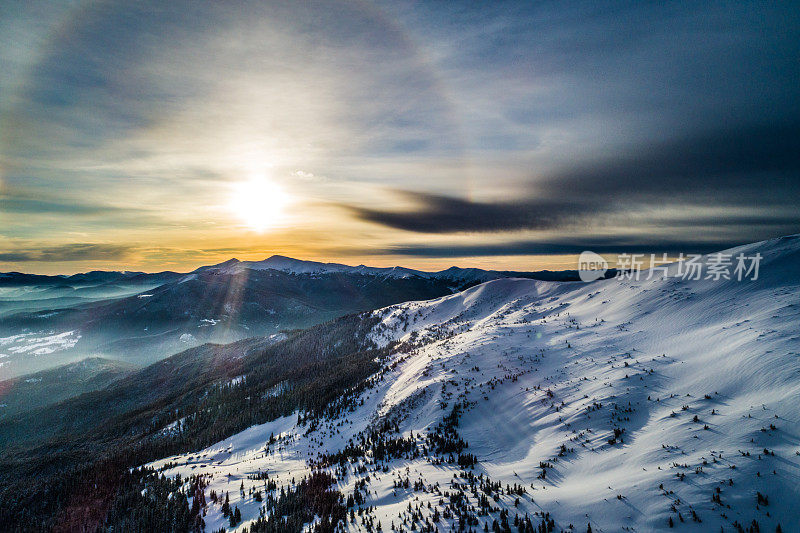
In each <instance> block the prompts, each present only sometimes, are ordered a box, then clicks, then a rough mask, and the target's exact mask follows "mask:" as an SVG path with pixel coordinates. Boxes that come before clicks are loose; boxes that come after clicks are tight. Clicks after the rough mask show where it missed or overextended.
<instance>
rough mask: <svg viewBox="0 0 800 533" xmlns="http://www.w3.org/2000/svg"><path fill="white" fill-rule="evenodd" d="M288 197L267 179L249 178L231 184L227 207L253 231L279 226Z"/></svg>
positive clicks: (281, 189) (284, 212)
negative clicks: (231, 188)
mask: <svg viewBox="0 0 800 533" xmlns="http://www.w3.org/2000/svg"><path fill="white" fill-rule="evenodd" d="M289 203H290V197H289V195H288V194H286V191H284V190H283V188H281V187H280V186H279V185H278V184H276V183H274V182H272V181H270V180H268V179H251V180H248V181H242V182H239V183H237V184H235V185H234V186H233V190H232V192H231V197H230V200H229V202H228V208H229V209H230V210H231V212H232V213H233V214H234V215H235V216H236V217H237V218H238V219H239V220H241V221H242V222H243V223H244V224H245V225H246V226H247V227H248V228H250V229H251V230H253V231H258V232H264V231H267V230H269V229H272V228H275V227H276V226H279V225H280V224H281V223H282V222H283V221H284V219H285V217H286V209H287V207H288V205H289Z"/></svg>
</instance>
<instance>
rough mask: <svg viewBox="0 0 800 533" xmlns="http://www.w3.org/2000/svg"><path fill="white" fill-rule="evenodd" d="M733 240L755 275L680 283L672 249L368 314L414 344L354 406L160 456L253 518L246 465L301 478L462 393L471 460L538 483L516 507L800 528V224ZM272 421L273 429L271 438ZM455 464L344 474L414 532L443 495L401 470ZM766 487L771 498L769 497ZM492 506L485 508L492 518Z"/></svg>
mask: <svg viewBox="0 0 800 533" xmlns="http://www.w3.org/2000/svg"><path fill="white" fill-rule="evenodd" d="M740 251H742V252H744V253H746V254H754V253H756V252H758V253H760V254H761V255H762V256H763V260H762V262H761V269H760V275H759V278H758V279H757V280H754V281H751V280H745V281H736V280H719V281H714V280H710V279H708V280H699V281H689V280H683V279H681V278H680V277H678V276H676V269H677V267H676V266H675V265H672V266H670V268H669V277H667V278H666V279H661V278H660V277H658V278H657V279H651V280H641V281H636V280H619V279H610V280H604V281H598V282H594V283H589V284H583V283H554V282H542V281H533V280H523V279H499V280H495V281H490V282H488V283H484V284H482V285H479V286H476V287H473V288H471V289H469V290H466V291H463V292H461V293H457V294H454V295H450V296H446V297H444V298H440V299H437V300H431V301H427V302H410V303H405V304H400V305H396V306H391V307H388V308H385V309H382V310H379V311H376V313H377V314H378V315H379V316H380V318H381V324H380V325H379V326H377V327H376V328H375V330H374V331H373V333H372V336H373V338H374V340H376V342H379V343H381V344H384V345H386V344H388V343H389V342H390V341H404V342H406V343H408V344H409V345H413V346H414V347H413V349H411V350H410V351H408V352H403V353H400V352H398V353H396V354H395V355H393V356H392V357H391V358H390V360H389V361H387V362H386V367H387V370H386V371H385V372H384V373H383V374H382V375H381V378H380V380H379V382H378V383H377V384H376V385H375V386H374V387H373V388H372V389H370V390H368V391H367V392H365V393H364V394H363V396H362V399H363V405H360V406H358V408H357V409H356V410H355V411H354V412H352V413H347V414H346V415H343V416H341V417H340V418H336V419H332V420H326V421H325V422H324V423H322V424H321V425H320V426H319V427H317V428H316V429H314V430H311V431H309V428H308V427H307V426H298V425H297V423H296V417H286V418H282V419H279V420H276V421H273V422H271V423H268V424H264V425H261V426H254V427H252V428H250V429H248V430H246V431H244V432H242V433H240V434H238V435H235V436H233V437H231V438H229V439H226V440H224V441H222V442H220V443H218V444H216V445H213V446H211V447H209V448H208V449H206V450H203V451H201V452H198V453H192V454H186V455H183V456H178V457H170V458H165V459H163V460H162V461H158V462H156V463H154V466H156V467H161V466H164V465H165V464H166V463H177V466H174V465H170V466H171V467H170V468H169V469H167V471H166V473H167V474H168V475H174V474H176V473H181V474H182V475H184V476H186V475H189V474H197V473H204V474H207V475H209V476H210V482H211V483H210V486H209V487H208V489H207V490H210V489H214V490H216V491H217V492H218V493H224V492H225V491H228V492H229V494H230V498H231V506H233V505H237V506H238V507H239V508H240V509H241V511H242V514H243V516H244V518H245V522H244V524H245V525H246V524H247V521H248V520H252V519H254V518H256V517H257V516H258V510H259V506H260V505H261V504H259V503H257V502H255V501H254V500H253V498H252V497H250V496H249V495H248V492H245V496H244V497H242V496H241V495H240V493H239V486H240V484H241V483H242V481H244V484H245V487H246V490H247V489H249V488H250V487H251V486H255V487H262V486H263V482H262V481H251V480H249V479H247V476H248V474H253V473H256V472H259V471H263V472H268V473H269V475H270V477H271V478H273V479H276V480H278V482H279V484H280V483H289V482H291V480H292V479H296V480H298V481H299V479H300V478H301V477H302V476H303V475H304V474H305V473H307V472H308V471H309V469H308V468H309V467H308V460H309V459H312V458H314V457H317V456H318V454H319V453H321V452H324V451H328V452H335V451H337V450H340V449H341V448H343V447H344V446H345V445H346V443H347V442H348V440H349V439H350V438H353V437H355V436H356V435H357V434H358V433H359V432H360V431H363V430H365V429H366V428H368V427H370V426H371V425H372V424H374V423H375V422H376V421H378V420H381V419H383V418H385V417H391V418H392V419H395V420H398V421H399V426H400V430H401V432H402V433H403V435H405V436H408V435H410V434H411V432H412V431H413V433H414V434H415V435H419V434H420V433H422V434H424V433H426V432H429V431H432V429H433V428H434V426H435V425H436V424H437V423H438V422H439V421H440V420H441V419H442V417H443V416H445V415H446V414H448V413H449V411H450V409H451V408H452V406H453V405H454V403H455V402H467V405H468V407H467V408H466V409H465V410H464V414H463V415H462V417H461V422H460V425H459V428H458V431H459V434H460V435H461V437H462V438H463V439H464V440H465V441H467V442H468V443H469V447H468V449H467V451H469V453H471V454H474V455H475V456H477V459H478V463H477V465H476V466H475V467H474V470H473V472H474V473H475V475H478V474H479V473H483V474H485V475H488V476H489V477H490V478H491V479H492V480H494V481H500V482H502V484H503V486H505V485H506V484H511V485H513V484H520V485H522V486H523V487H525V488H526V493H525V494H524V496H522V497H521V498H520V503H519V506H518V507H515V505H514V499H515V496H511V495H503V496H501V497H500V501H498V502H496V505H498V506H500V507H503V508H506V509H509V510H510V512H511V515H512V517H513V515H514V514H515V513H518V514H520V515H524V514H525V513H528V514H531V515H532V514H533V513H534V512H538V511H547V512H549V513H550V515H551V516H552V517H553V518H554V520H555V521H556V526H557V528H560V529H567V528H568V526H569V525H570V524H572V525H574V526H575V528H576V530H578V531H585V530H586V526H587V523H590V524H591V525H592V528H593V529H594V530H595V531H619V530H621V529H624V528H629V529H628V530H630V531H652V530H662V529H667V528H668V520H669V519H670V517H671V518H672V519H673V520H674V522H675V524H676V527H678V528H683V529H688V530H692V531H719V530H720V527H721V526H722V527H724V529H725V531H728V530H729V529H730V528H731V527H732V524H733V523H734V521H738V522H739V523H741V524H743V525H744V526H745V527H747V526H749V524H750V523H751V521H752V520H753V519H756V520H758V522H759V524H760V525H761V528H762V531H774V530H775V527H776V525H777V524H778V523H780V524H781V525H782V527H783V530H784V531H792V530H793V528H796V527H797V524H798V521H799V520H800V511H798V509H797V505H796V503H797V501H798V497H800V409H799V408H798V403H797V402H798V399H800V332H798V330H797V327H798V324H800V281H799V280H800V237H798V236H793V237H786V238H783V239H776V240H771V241H765V242H761V243H756V244H752V245H747V246H744V247H740V248H737V249H735V250H734V252H736V253H738V252H740ZM395 365H396V366H395ZM392 367H393V368H392ZM615 428H616V429H617V430H618V432H620V433H618V436H617V438H616V439H615V438H614V429H615ZM271 434H274V436H275V437H278V440H277V443H276V444H273V445H272V446H270V447H269V452H265V445H266V442H267V440H268V439H269V437H270V435H271ZM541 463H544V464H545V468H542V466H540V465H541ZM462 470H463V469H462V468H459V467H458V466H457V465H455V464H448V463H444V464H432V462H431V461H429V460H428V459H427V458H425V457H422V458H419V459H416V460H408V459H404V460H396V461H393V462H392V463H391V464H390V468H389V471H388V472H373V471H370V472H369V473H368V474H365V473H357V472H356V471H355V468H351V469H350V470H349V472H348V474H347V475H345V476H337V477H338V482H339V489H340V490H341V491H342V492H343V493H345V494H350V493H352V491H353V488H354V485H355V482H356V481H357V480H359V479H364V478H366V476H367V475H369V476H370V482H369V483H368V485H367V488H368V491H369V492H368V496H367V500H366V503H365V506H374V507H375V508H376V509H375V517H376V523H377V521H380V522H381V524H382V528H383V530H384V531H388V530H389V525H390V523H394V525H396V526H402V527H403V528H404V529H405V530H409V529H410V522H409V521H408V520H409V515H408V513H407V512H405V511H406V510H407V508H408V504H409V503H413V505H414V506H415V507H416V505H417V504H421V508H422V512H423V515H424V516H425V517H429V516H430V514H431V513H432V512H433V511H432V510H431V509H428V508H427V503H431V505H432V508H436V507H437V505H438V502H439V501H440V498H441V497H440V496H439V495H438V494H436V493H435V492H434V491H431V490H426V491H424V492H423V491H413V490H410V489H403V488H399V489H398V488H395V486H394V483H393V482H394V480H396V479H398V476H400V477H402V478H406V477H408V478H410V479H411V481H412V483H413V481H415V480H417V479H422V480H423V482H424V485H425V486H426V487H432V486H434V485H435V484H436V483H438V484H439V486H440V487H441V488H442V490H444V489H445V488H449V487H451V483H452V482H453V481H454V477H453V476H454V474H458V473H459V472H461V471H462ZM543 470H544V471H545V472H546V475H545V477H544V478H542V471H543ZM456 481H461V482H463V480H460V479H456ZM717 491H719V492H717ZM757 492H760V493H762V494H764V495H766V496H767V497H768V499H769V505H766V506H765V505H763V504H762V505H757ZM716 496H719V502H715V501H712V497H715V498H716ZM693 515H695V516H696V517H697V519H699V520H701V522H698V521H694V520H693ZM496 517H497V515H496V514H495V515H494V516H493V515H489V516H488V517H482V518H481V520H482V522H481V524H480V529H481V530H482V529H483V525H484V523H487V522H486V521H487V520H488V524H489V526H490V527H491V521H492V520H493V519H494V518H496ZM681 520H685V522H682V521H681ZM205 521H206V524H207V529H208V530H210V531H214V530H216V529H218V528H220V527H226V526H227V521H225V520H224V519H223V518H222V516H221V514H220V512H219V505H211V506H210V507H209V511H208V514H207V516H206V518H205ZM404 521H405V523H404ZM452 523H453V522H452V520H450V521H448V520H442V521H440V522H439V523H438V527H439V529H440V530H447V529H449V527H450V525H451V524H452ZM349 527H350V529H351V530H355V529H357V525H356V524H353V523H352V522H351V523H350V524H349ZM476 529H477V528H476Z"/></svg>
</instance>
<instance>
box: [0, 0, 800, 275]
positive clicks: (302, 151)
mask: <svg viewBox="0 0 800 533" xmlns="http://www.w3.org/2000/svg"><path fill="white" fill-rule="evenodd" d="M799 7H800V5H798V3H797V2H713V1H710V2H644V1H635V2H543V1H540V2H535V1H528V2H502V1H499V2H438V1H436V2H427V1H422V0H417V1H413V0H412V1H407V2H382V1H381V2H366V1H339V0H329V1H324V2H315V1H308V2H265V1H259V2H181V1H172V2H147V1H143V2H135V3H134V2H124V1H120V2H116V1H109V2H83V1H69V2H59V1H57V0H48V1H42V2H39V1H36V0H31V1H26V2H0V72H2V75H0V271H10V270H19V271H25V272H40V273H73V272H79V271H86V270H94V269H126V270H147V271H157V270H165V269H169V270H179V271H187V270H191V269H193V268H196V267H198V266H200V265H204V264H213V263H217V262H221V261H224V260H226V259H229V258H231V257H237V258H239V259H262V258H265V257H268V256H270V255H273V254H281V255H288V256H292V257H298V258H302V259H313V260H325V261H339V262H344V263H348V264H359V263H364V264H370V265H376V266H388V265H395V264H400V265H404V266H409V267H416V268H424V269H439V268H445V267H447V266H450V265H453V264H457V265H460V266H481V267H486V268H502V269H516V270H537V269H541V268H551V269H559V268H575V257H576V254H578V253H580V252H581V251H583V250H592V251H595V252H599V253H603V254H617V253H623V252H633V251H637V252H646V253H650V252H653V253H662V252H667V253H670V254H672V255H676V254H678V253H680V252H684V253H694V252H711V251H716V250H719V249H723V248H727V247H730V246H733V245H737V244H742V243H746V242H752V241H757V240H762V239H766V238H771V237H777V236H781V235H787V234H793V233H798V232H800V209H798V205H800V9H799Z"/></svg>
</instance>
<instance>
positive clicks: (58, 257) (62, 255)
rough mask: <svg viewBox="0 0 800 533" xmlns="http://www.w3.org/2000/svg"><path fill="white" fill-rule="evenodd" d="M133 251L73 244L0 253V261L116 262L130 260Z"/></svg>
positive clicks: (124, 247)
mask: <svg viewBox="0 0 800 533" xmlns="http://www.w3.org/2000/svg"><path fill="white" fill-rule="evenodd" d="M135 250H136V248H135V247H134V246H132V245H124V244H96V243H75V244H64V245H60V246H53V247H47V248H26V249H17V250H12V251H8V252H0V261H2V262H6V263H21V262H51V263H57V262H61V261H118V260H124V259H128V258H130V257H131V256H132V255H133V252H134V251H135Z"/></svg>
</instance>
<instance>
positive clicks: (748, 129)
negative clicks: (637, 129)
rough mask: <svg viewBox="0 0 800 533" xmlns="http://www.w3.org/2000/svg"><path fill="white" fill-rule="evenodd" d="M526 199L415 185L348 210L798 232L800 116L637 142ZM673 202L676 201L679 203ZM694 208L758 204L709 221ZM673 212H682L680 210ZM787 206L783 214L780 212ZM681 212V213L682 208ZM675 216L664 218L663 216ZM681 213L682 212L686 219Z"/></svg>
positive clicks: (550, 224) (470, 228) (565, 173)
mask: <svg viewBox="0 0 800 533" xmlns="http://www.w3.org/2000/svg"><path fill="white" fill-rule="evenodd" d="M527 188H528V191H527V192H524V193H522V194H521V196H522V199H515V200H511V201H505V202H493V203H491V202H480V201H472V200H465V199H461V198H456V197H450V196H443V195H436V194H427V193H420V192H412V191H403V192H401V194H402V196H404V197H405V198H406V199H410V200H411V201H412V202H414V203H416V204H417V207H416V208H411V209H406V210H402V211H392V210H383V209H374V208H368V207H357V206H347V209H348V210H349V211H350V212H351V213H352V214H353V215H354V216H355V217H356V218H358V219H360V220H364V221H368V222H373V223H377V224H381V225H384V226H388V227H391V228H395V229H401V230H406V231H414V232H420V233H458V232H503V231H516V230H549V229H566V228H570V227H576V226H580V227H582V228H587V227H588V228H592V227H593V228H594V229H596V230H602V229H603V226H604V224H605V223H606V222H608V221H609V220H611V219H615V220H619V219H620V218H621V217H624V216H625V214H626V213H630V214H636V213H641V212H642V211H647V212H648V214H647V217H646V218H643V219H640V220H639V222H648V219H649V221H650V222H651V223H652V222H659V221H660V222H661V223H664V224H669V223H674V224H676V225H677V226H678V227H680V226H685V225H687V224H692V223H696V224H701V223H702V224H705V225H706V227H707V228H709V229H715V228H720V227H724V226H731V225H735V224H739V225H741V226H748V225H754V224H755V225H782V226H783V227H784V228H786V229H789V230H791V229H792V228H794V229H795V230H796V229H800V214H798V213H797V212H796V210H795V209H794V206H796V205H798V204H800V121H797V122H785V123H779V124H768V125H761V124H755V125H744V126H738V127H735V128H725V129H720V130H717V131H714V132H710V133H707V134H704V135H698V136H692V137H688V138H683V139H678V140H673V141H665V142H661V143H657V144H649V145H640V146H634V147H632V148H630V149H628V150H626V151H623V152H621V153H618V154H616V155H615V156H613V157H607V158H606V159H605V160H595V161H591V162H587V163H584V164H583V165H573V166H571V167H569V168H564V169H562V170H557V171H555V172H554V173H552V174H551V175H549V176H545V177H543V178H540V179H536V180H531V181H530V182H529V183H528V185H527ZM676 205H677V207H676ZM697 206H708V207H715V208H724V207H744V206H749V207H752V208H755V209H756V210H758V211H759V212H757V213H756V215H755V216H754V215H753V213H752V212H741V213H736V212H731V213H728V214H727V215H726V216H724V217H717V218H712V217H709V216H708V215H707V214H706V213H703V212H702V211H701V210H697V209H692V208H693V207H697ZM676 209H677V213H676ZM780 209H783V211H784V212H787V211H788V212H789V213H791V214H786V215H784V216H782V217H777V218H776V217H775V212H776V211H778V210H780ZM682 212H683V213H682ZM667 213H669V214H671V215H672V219H673V221H672V222H668V221H667V219H666V216H665V215H666V214H667ZM681 215H682V216H681Z"/></svg>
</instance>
